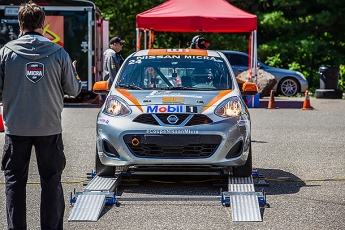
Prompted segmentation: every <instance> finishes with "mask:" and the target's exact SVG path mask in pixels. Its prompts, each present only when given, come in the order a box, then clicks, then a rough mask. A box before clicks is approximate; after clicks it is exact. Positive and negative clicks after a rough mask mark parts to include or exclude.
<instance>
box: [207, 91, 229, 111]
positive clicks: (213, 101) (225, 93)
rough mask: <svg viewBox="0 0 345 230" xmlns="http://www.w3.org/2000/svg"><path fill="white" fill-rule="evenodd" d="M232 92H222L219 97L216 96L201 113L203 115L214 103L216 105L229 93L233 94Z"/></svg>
mask: <svg viewBox="0 0 345 230" xmlns="http://www.w3.org/2000/svg"><path fill="white" fill-rule="evenodd" d="M231 92H232V90H231V89H229V90H222V91H221V92H220V93H219V94H218V95H217V96H215V97H214V98H213V99H212V100H211V101H210V102H209V103H208V104H207V105H206V106H205V107H204V109H203V110H202V111H201V113H203V112H204V111H205V110H207V109H208V108H210V107H211V106H212V105H213V104H214V103H216V101H218V100H219V99H221V98H223V97H224V96H225V95H227V94H228V93H231Z"/></svg>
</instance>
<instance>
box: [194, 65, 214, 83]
mask: <svg viewBox="0 0 345 230" xmlns="http://www.w3.org/2000/svg"><path fill="white" fill-rule="evenodd" d="M192 79H193V81H194V82H195V84H210V83H211V82H212V80H213V76H212V72H211V70H210V69H203V68H202V69H194V70H193V73H192Z"/></svg>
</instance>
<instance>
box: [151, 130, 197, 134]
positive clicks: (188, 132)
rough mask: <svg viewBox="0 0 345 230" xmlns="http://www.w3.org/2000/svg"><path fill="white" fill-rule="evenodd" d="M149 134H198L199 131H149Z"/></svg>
mask: <svg viewBox="0 0 345 230" xmlns="http://www.w3.org/2000/svg"><path fill="white" fill-rule="evenodd" d="M146 133H148V134H197V133H199V131H198V130H193V129H148V130H146Z"/></svg>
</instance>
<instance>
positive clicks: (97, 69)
mask: <svg viewBox="0 0 345 230" xmlns="http://www.w3.org/2000/svg"><path fill="white" fill-rule="evenodd" d="M24 2H26V1H25V0H1V3H0V4H1V5H0V48H1V47H3V46H4V45H5V44H6V43H7V42H9V41H11V40H14V39H17V38H18V35H19V33H20V30H19V24H18V10H19V6H20V4H22V3H24ZM35 2H36V4H38V5H40V6H41V7H42V8H43V9H44V11H45V13H46V18H45V22H44V32H43V35H44V36H45V37H47V38H49V39H50V40H51V41H53V42H56V43H57V44H59V45H60V46H62V47H63V48H64V49H65V50H66V51H67V52H68V53H69V55H70V57H71V59H72V60H77V71H78V74H79V77H80V79H81V82H82V91H81V93H80V95H79V96H78V99H81V100H84V99H85V98H86V97H93V96H95V95H94V94H93V92H92V86H93V84H94V83H95V82H96V81H99V80H100V79H101V78H102V71H103V52H104V50H105V49H106V48H108V44H109V22H108V21H106V20H104V19H103V17H102V13H101V11H100V10H99V9H98V8H97V7H96V5H95V4H94V3H93V2H92V1H88V0H40V1H35Z"/></svg>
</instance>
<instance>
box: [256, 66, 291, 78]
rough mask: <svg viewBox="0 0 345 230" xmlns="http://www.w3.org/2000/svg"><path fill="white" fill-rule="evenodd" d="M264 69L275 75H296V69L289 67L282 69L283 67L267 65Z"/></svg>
mask: <svg viewBox="0 0 345 230" xmlns="http://www.w3.org/2000/svg"><path fill="white" fill-rule="evenodd" d="M263 70H265V71H266V72H269V73H271V74H273V75H275V74H279V75H285V76H288V75H296V71H295V70H289V69H282V68H275V67H271V66H266V67H265V68H264V69H263Z"/></svg>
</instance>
